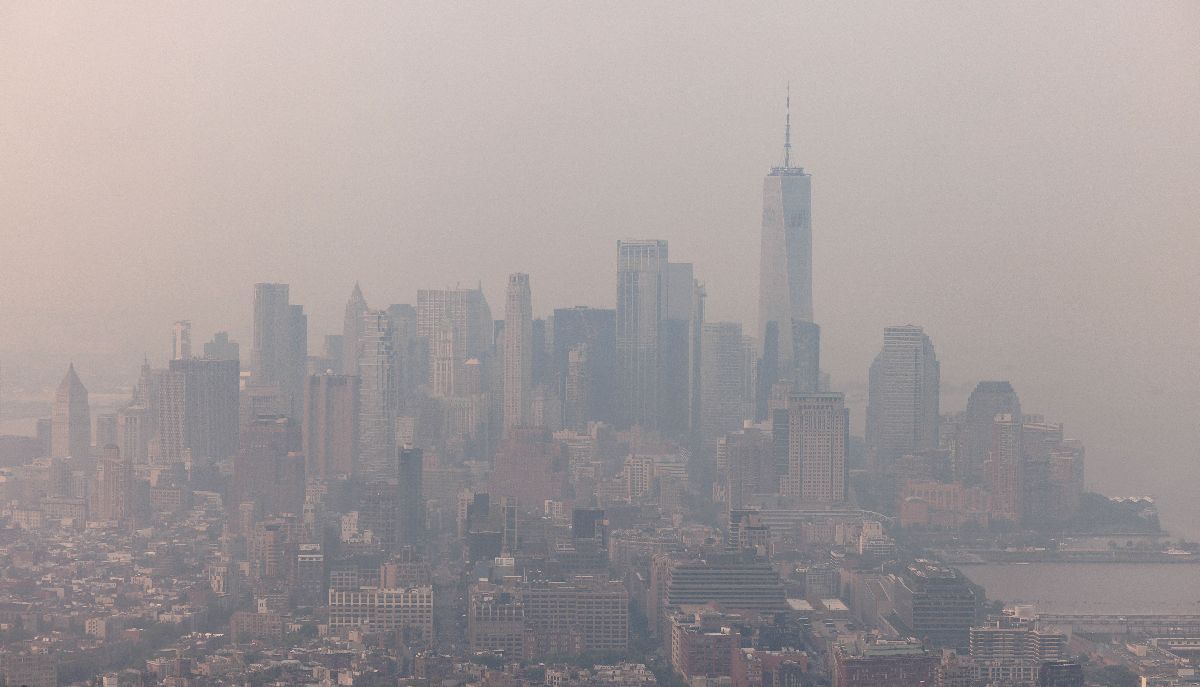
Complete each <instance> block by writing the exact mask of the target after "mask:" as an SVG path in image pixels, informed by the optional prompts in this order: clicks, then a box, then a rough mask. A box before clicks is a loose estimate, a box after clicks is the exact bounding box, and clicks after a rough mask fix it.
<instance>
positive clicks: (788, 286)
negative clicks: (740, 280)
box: [758, 96, 813, 380]
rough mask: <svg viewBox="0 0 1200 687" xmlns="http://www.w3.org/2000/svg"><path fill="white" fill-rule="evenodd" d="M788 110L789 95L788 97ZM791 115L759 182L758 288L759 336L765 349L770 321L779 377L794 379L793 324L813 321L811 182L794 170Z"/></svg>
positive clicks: (807, 176) (802, 171) (800, 172)
mask: <svg viewBox="0 0 1200 687" xmlns="http://www.w3.org/2000/svg"><path fill="white" fill-rule="evenodd" d="M789 106H790V96H789ZM791 133H792V131H791V111H790V108H789V111H788V114H787V120H786V126H785V129H784V139H783V166H782V167H775V168H773V169H772V170H771V173H770V174H768V175H767V177H766V179H764V180H763V214H762V243H761V254H760V258H761V259H760V263H759V286H758V320H759V324H758V336H759V339H760V340H761V341H762V342H763V345H764V349H763V350H764V352H765V351H766V350H767V348H766V342H767V340H768V332H767V326H768V325H769V324H770V323H772V322H774V323H775V333H776V336H777V345H778V349H777V350H778V362H777V365H778V367H777V372H778V374H779V375H780V376H781V377H783V378H786V379H788V380H791V379H792V374H793V371H794V370H795V369H796V367H797V365H796V359H795V355H796V351H795V343H794V339H793V336H794V335H793V332H794V331H795V330H794V328H793V325H794V324H795V323H796V322H812V320H813V301H812V177H811V176H810V175H809V174H808V173H806V172H805V171H804V168H803V167H793V166H792V159H791V152H792V143H791Z"/></svg>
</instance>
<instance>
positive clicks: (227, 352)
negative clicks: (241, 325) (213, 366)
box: [204, 332, 240, 360]
mask: <svg viewBox="0 0 1200 687" xmlns="http://www.w3.org/2000/svg"><path fill="white" fill-rule="evenodd" d="M238 348H239V347H238V345H237V342H236V341H230V340H229V333H228V332H217V333H216V334H213V338H212V341H209V342H207V343H205V344H204V357H205V358H210V359H212V360H239V359H240V358H239V351H238Z"/></svg>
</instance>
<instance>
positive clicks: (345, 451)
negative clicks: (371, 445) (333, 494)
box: [302, 374, 359, 479]
mask: <svg viewBox="0 0 1200 687" xmlns="http://www.w3.org/2000/svg"><path fill="white" fill-rule="evenodd" d="M358 403H359V377H357V376H351V375H338V374H319V375H313V376H311V377H309V378H308V383H307V385H306V389H305V394H304V424H303V427H302V431H303V441H304V444H303V445H304V458H305V470H304V471H305V474H306V475H307V476H308V478H309V479H332V478H334V477H338V476H349V475H351V474H353V472H354V465H355V462H356V458H357V454H358V422H359V419H358Z"/></svg>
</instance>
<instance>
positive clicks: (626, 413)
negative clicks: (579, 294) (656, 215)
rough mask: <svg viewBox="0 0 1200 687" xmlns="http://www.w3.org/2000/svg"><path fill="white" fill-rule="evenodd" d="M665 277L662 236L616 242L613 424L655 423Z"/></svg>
mask: <svg viewBox="0 0 1200 687" xmlns="http://www.w3.org/2000/svg"><path fill="white" fill-rule="evenodd" d="M667 279H668V277H667V242H666V241H653V240H650V241H639V240H630V241H618V242H617V373H618V379H619V382H618V384H619V392H618V393H619V411H620V421H619V424H621V425H624V426H633V425H641V426H643V427H648V428H655V427H658V425H659V420H660V417H659V416H660V411H661V409H662V405H661V403H660V399H659V392H660V390H661V388H662V381H663V380H662V376H663V370H662V351H661V348H660V334H661V327H662V321H663V316H664V314H665V311H666V301H667Z"/></svg>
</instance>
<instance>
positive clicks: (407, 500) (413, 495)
mask: <svg viewBox="0 0 1200 687" xmlns="http://www.w3.org/2000/svg"><path fill="white" fill-rule="evenodd" d="M396 474H397V477H398V478H399V481H400V541H401V542H402V543H404V544H419V543H421V541H423V540H424V538H425V497H424V486H423V480H424V455H423V454H422V452H421V449H419V448H413V447H411V446H405V447H403V448H401V449H400V456H399V464H398V466H397V471H396Z"/></svg>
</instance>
